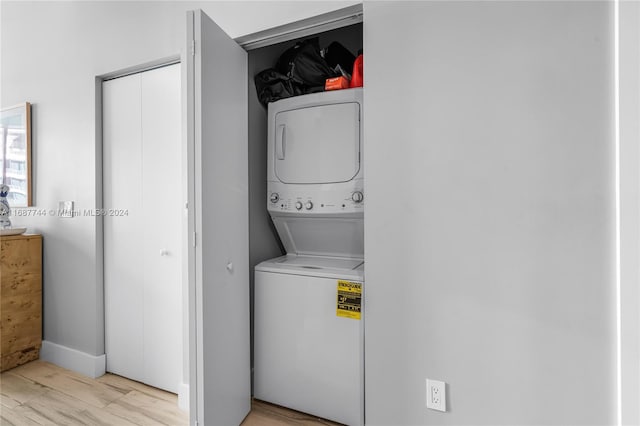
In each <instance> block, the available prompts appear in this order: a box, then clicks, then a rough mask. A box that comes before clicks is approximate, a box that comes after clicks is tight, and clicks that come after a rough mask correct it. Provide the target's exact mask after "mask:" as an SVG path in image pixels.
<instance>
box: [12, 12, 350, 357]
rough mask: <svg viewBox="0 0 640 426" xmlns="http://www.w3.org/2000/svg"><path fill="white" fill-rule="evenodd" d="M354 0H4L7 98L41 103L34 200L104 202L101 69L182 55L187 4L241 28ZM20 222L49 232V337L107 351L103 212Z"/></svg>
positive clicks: (85, 205) (235, 30)
mask: <svg viewBox="0 0 640 426" xmlns="http://www.w3.org/2000/svg"><path fill="white" fill-rule="evenodd" d="M354 3H356V2H354V1H344V2H341V1H337V2H321V1H311V2H300V3H292V2H286V1H285V2H212V1H209V2H207V1H200V2H187V1H184V2H183V1H166V2H165V1H160V2H100V1H97V2H23V1H20V2H12V1H3V2H2V15H1V18H0V19H1V22H0V24H1V25H0V35H1V39H2V40H1V52H2V64H1V69H0V71H1V76H0V86H1V87H2V93H1V95H0V103H1V104H2V105H3V106H9V105H14V104H17V103H19V102H23V101H29V102H32V103H33V104H34V107H33V113H34V115H33V123H34V124H33V130H34V141H33V144H34V153H33V160H34V177H35V181H34V187H35V198H34V204H35V207H37V208H42V209H46V210H48V209H53V208H57V205H58V201H60V200H74V201H75V202H76V208H77V209H79V210H83V209H92V208H95V207H96V205H97V203H98V201H97V197H98V193H97V191H96V172H97V171H98V170H99V169H97V167H96V161H97V160H99V156H98V155H97V151H96V143H95V129H96V127H95V126H96V125H95V102H96V99H95V77H96V76H98V75H102V74H105V73H110V72H113V71H116V70H119V69H123V68H127V67H131V66H135V65H138V64H142V63H146V62H149V61H154V60H157V59H159V58H164V57H168V56H172V55H177V54H180V53H181V51H182V49H183V45H184V40H185V19H186V18H185V11H187V10H190V9H196V8H201V9H203V10H204V11H205V13H207V14H208V15H209V16H210V17H212V18H213V19H214V20H215V21H216V22H217V23H218V24H219V25H220V26H221V27H222V28H223V29H224V30H225V31H227V32H228V34H229V35H230V36H232V37H238V36H240V35H244V34H248V33H252V32H255V31H260V30H263V29H266V28H270V27H273V26H276V25H281V24H285V23H288V22H292V21H295V20H299V19H303V18H307V17H310V16H314V15H317V14H320V13H324V12H327V11H330V10H334V9H339V8H341V7H346V6H349V5H351V4H354ZM123 208H126V206H123ZM14 224H15V225H24V226H27V227H29V228H30V230H32V231H39V232H42V234H43V235H44V338H45V339H46V340H48V341H51V342H54V343H57V344H60V345H63V346H67V347H70V348H73V349H77V350H79V351H82V352H85V353H88V354H92V355H100V354H102V353H104V324H103V300H102V285H101V278H100V268H99V265H98V262H99V258H98V257H97V255H96V253H98V247H97V246H98V245H99V244H100V240H99V238H98V223H97V221H96V219H95V218H93V217H82V216H81V217H76V218H73V219H63V218H58V217H51V216H45V217H35V218H20V219H18V218H16V220H14Z"/></svg>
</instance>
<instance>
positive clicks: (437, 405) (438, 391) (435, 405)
mask: <svg viewBox="0 0 640 426" xmlns="http://www.w3.org/2000/svg"><path fill="white" fill-rule="evenodd" d="M427 408H431V409H432V410H438V411H447V392H446V384H445V382H441V381H439V380H430V379H427Z"/></svg>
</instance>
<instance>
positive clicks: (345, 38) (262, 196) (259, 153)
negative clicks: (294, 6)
mask: <svg viewBox="0 0 640 426" xmlns="http://www.w3.org/2000/svg"><path fill="white" fill-rule="evenodd" d="M313 37H318V38H319V42H320V47H322V48H325V47H327V46H328V45H329V44H330V43H331V42H333V41H338V42H340V43H341V44H342V45H343V46H344V47H346V48H347V49H349V50H350V51H351V52H352V53H353V54H354V55H357V53H358V50H359V49H362V47H363V38H362V23H359V24H354V25H349V26H346V27H342V28H338V29H335V30H331V31H326V32H322V33H319V34H315V35H310V36H306V37H301V38H299V39H294V40H290V41H287V42H283V43H278V44H274V45H271V46H265V47H262V48H259V49H254V50H250V51H249V75H248V77H249V80H248V84H249V92H248V93H249V159H248V161H249V267H250V277H251V282H250V289H251V312H253V295H254V292H253V289H254V267H255V266H256V265H257V264H258V263H260V262H262V261H264V260H267V259H271V258H274V257H278V256H280V255H282V254H284V253H285V251H284V249H283V247H282V244H281V242H280V240H279V238H278V236H277V234H276V231H275V229H274V227H273V223H272V222H271V218H270V217H269V213H268V212H267V206H266V199H267V198H266V197H267V108H266V107H264V106H263V105H262V104H261V103H260V102H259V101H258V96H257V94H256V87H255V84H254V76H255V75H256V74H257V73H259V72H260V71H262V70H264V69H266V68H272V67H274V66H275V64H276V61H277V60H278V57H279V56H280V55H281V54H282V53H283V52H284V51H285V50H287V49H288V48H289V47H292V46H294V45H295V44H296V43H297V42H298V41H302V40H306V39H308V38H313ZM347 71H348V72H351V70H347ZM251 342H252V351H251V365H252V366H253V320H252V322H251Z"/></svg>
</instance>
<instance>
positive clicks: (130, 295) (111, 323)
mask: <svg viewBox="0 0 640 426" xmlns="http://www.w3.org/2000/svg"><path fill="white" fill-rule="evenodd" d="M103 97H104V101H103V102H104V117H103V120H104V122H103V127H104V142H103V143H104V147H105V148H104V151H105V162H104V187H105V198H104V204H105V209H107V210H108V209H115V210H116V211H118V210H120V209H128V210H129V211H128V213H129V214H128V215H127V216H119V215H118V216H111V215H110V214H107V216H106V217H105V224H104V226H105V316H106V318H105V324H106V353H107V370H108V371H110V372H113V373H116V374H120V375H123V376H126V377H130V378H132V379H135V380H139V381H142V382H144V383H147V384H150V385H152V386H155V387H158V388H162V389H166V390H169V391H171V392H177V389H178V384H179V383H180V381H181V371H182V334H181V330H182V315H181V294H182V290H181V286H182V283H181V242H180V241H181V226H182V219H181V214H182V206H181V202H180V200H181V198H182V195H181V193H180V189H181V186H180V182H181V181H180V179H181V175H180V173H181V167H180V158H181V155H180V152H181V151H180V140H181V139H180V138H181V134H180V120H181V112H180V109H181V106H180V68H179V66H178V65H172V66H169V67H163V68H159V69H155V70H152V71H147V72H144V73H141V74H135V75H131V76H127V77H122V78H118V79H115V80H111V81H108V82H105V83H104V85H103ZM130 110H133V111H135V113H131V111H130ZM132 152H135V156H133V157H132V156H131V153H132ZM107 194H108V195H107ZM129 206H135V209H134V210H131V208H129ZM107 213H109V211H107Z"/></svg>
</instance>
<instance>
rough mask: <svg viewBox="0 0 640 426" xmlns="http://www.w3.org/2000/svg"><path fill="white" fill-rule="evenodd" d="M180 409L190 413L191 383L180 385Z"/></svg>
mask: <svg viewBox="0 0 640 426" xmlns="http://www.w3.org/2000/svg"><path fill="white" fill-rule="evenodd" d="M178 408H179V409H181V410H182V411H186V412H187V413H188V412H189V383H180V384H178Z"/></svg>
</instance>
